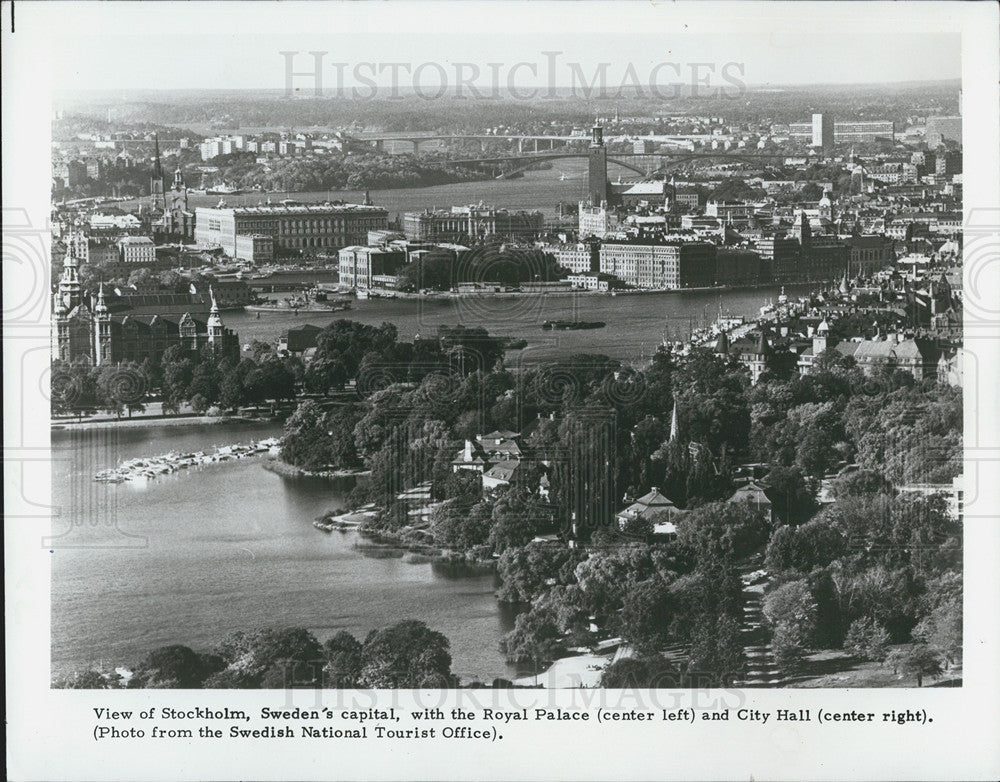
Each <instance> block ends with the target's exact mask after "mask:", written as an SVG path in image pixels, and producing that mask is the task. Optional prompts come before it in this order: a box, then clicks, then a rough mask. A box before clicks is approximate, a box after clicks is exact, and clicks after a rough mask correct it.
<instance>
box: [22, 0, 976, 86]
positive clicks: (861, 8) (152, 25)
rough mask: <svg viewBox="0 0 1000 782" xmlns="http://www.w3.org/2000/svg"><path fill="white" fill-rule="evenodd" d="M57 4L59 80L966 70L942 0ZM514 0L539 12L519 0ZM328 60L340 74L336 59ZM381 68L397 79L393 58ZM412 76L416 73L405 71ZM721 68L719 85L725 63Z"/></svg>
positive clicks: (176, 82) (564, 82)
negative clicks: (459, 70) (368, 72)
mask: <svg viewBox="0 0 1000 782" xmlns="http://www.w3.org/2000/svg"><path fill="white" fill-rule="evenodd" d="M41 5H49V4H41ZM51 5H52V6H54V7H55V9H57V10H56V12H55V13H53V14H52V15H51V17H50V18H48V19H47V20H45V24H47V25H49V26H50V28H51V31H50V32H51V34H52V36H53V50H52V59H51V62H52V86H53V87H54V88H55V89H57V90H65V89H69V90H79V89H101V90H104V89H112V90H115V89H134V88H153V89H156V88H166V89H196V88H214V89H281V88H283V87H284V84H285V59H284V58H283V57H282V56H281V55H280V54H279V52H281V51H299V52H301V54H300V55H299V57H298V59H297V60H296V63H295V65H296V70H305V69H307V68H310V67H311V60H310V59H309V56H308V55H307V54H306V53H307V52H309V51H325V52H328V54H327V55H326V58H325V62H326V63H327V64H332V63H334V62H345V63H348V64H349V65H348V66H347V69H346V76H347V78H345V81H344V83H345V84H346V85H347V86H352V85H354V84H355V83H356V82H355V81H354V80H353V79H352V78H350V73H351V69H352V68H353V67H354V65H356V64H357V63H361V62H374V63H410V64H412V66H413V67H416V66H417V65H419V64H420V63H424V62H431V63H439V64H440V65H442V66H443V67H444V68H445V72H446V73H447V74H448V79H449V81H453V80H454V63H455V62H468V63H474V64H476V65H478V66H479V68H480V71H481V74H482V75H481V79H480V82H481V83H482V84H488V83H489V79H490V76H489V70H488V67H489V66H488V64H489V63H501V64H502V66H501V70H500V73H501V79H502V82H503V83H505V82H506V80H507V78H508V73H509V71H510V69H511V67H512V66H514V64H515V63H518V62H528V63H534V64H535V65H536V68H537V74H535V73H533V72H532V69H531V68H530V67H521V68H519V69H518V70H517V74H516V83H517V85H519V86H520V85H527V86H540V87H541V86H545V85H546V84H547V82H548V80H549V79H550V72H549V69H548V67H547V61H546V56H545V55H544V54H543V52H547V51H557V52H561V54H560V55H559V56H558V58H557V60H556V62H557V66H556V69H555V82H556V84H557V85H558V86H569V84H570V81H571V71H570V68H569V64H570V63H574V62H576V63H580V65H581V68H582V72H583V73H584V74H585V75H586V78H587V79H590V78H591V77H592V74H593V73H594V69H595V68H596V67H597V65H598V63H600V62H609V63H611V66H610V68H609V71H608V82H609V84H613V85H614V86H617V85H618V84H619V83H621V80H622V78H623V77H624V76H625V74H626V70H627V68H628V65H629V63H631V64H633V66H634V68H635V72H636V74H637V75H638V80H639V82H640V83H648V82H649V78H650V73H651V71H652V69H653V67H654V66H655V65H656V64H657V63H661V62H670V63H680V64H681V65H682V66H683V70H682V77H681V78H682V80H688V79H689V77H690V70H689V69H688V68H687V65H686V64H687V63H692V62H698V63H715V64H716V67H717V69H721V67H722V66H723V65H724V64H725V63H730V62H735V63H743V64H744V67H745V71H744V75H743V80H744V81H745V82H746V83H748V84H750V85H758V86H766V85H779V84H780V85H788V84H850V83H880V82H901V81H936V80H942V79H957V78H960V76H961V50H960V39H959V36H958V35H956V34H954V33H949V32H948V30H949V24H948V17H947V14H943V15H942V14H940V9H941V6H940V5H938V4H935V3H919V4H912V3H909V4H898V3H893V4H877V3H876V4H854V3H848V4H838V3H819V4H816V5H814V4H810V3H774V4H770V5H766V6H764V5H759V4H753V3H746V4H740V5H732V6H731V5H728V4H724V3H716V2H712V3H701V4H698V5H695V4H691V3H680V4H672V5H670V6H669V7H664V6H653V5H650V4H642V3H616V4H614V5H612V4H610V3H608V4H593V3H575V2H574V3H570V2H563V3H538V4H535V3H532V4H530V5H514V6H512V5H506V6H498V5H495V4H492V3H479V2H477V3H465V4H461V5H460V4H458V3H439V4H436V5H424V4H416V3H400V4H391V3H346V4H345V3H330V4H320V3H304V4H294V3H281V4H273V3H243V4H240V5H239V6H236V5H232V4H228V3H221V2H220V3H208V4H206V3H168V2H162V3H82V4H81V3H77V4H74V5H72V6H64V5H62V4H61V3H53V4H51ZM512 8H518V9H519V10H520V9H527V12H526V13H524V14H512V13H511V9H512ZM59 9H61V11H62V12H61V13H60V12H59ZM862 12H864V13H862ZM935 13H937V14H938V16H937V17H935V16H934V14H935ZM862 16H863V17H864V18H863V19H862V18H861V17H862ZM515 17H516V18H515ZM39 18H40V17H39ZM34 21H35V20H34V19H25V20H22V22H19V24H21V23H23V24H31V23H32V22H34ZM570 28H572V30H571V29H570ZM275 30H281V31H282V32H281V33H280V34H279V33H275ZM532 30H535V31H539V30H547V31H550V32H546V33H542V32H532ZM626 30H627V31H629V32H626ZM635 30H641V31H643V32H642V33H641V34H636V33H635V32H633V31H635ZM192 31H197V34H192ZM296 31H301V32H296ZM317 31H321V32H317ZM817 31H822V32H817ZM404 73H405V71H404ZM436 73H437V70H436V69H435V68H433V67H428V68H425V69H424V70H423V71H422V73H421V81H422V83H424V84H434V83H436V82H437V79H438V77H437V76H436ZM659 73H660V78H659V79H658V81H659V83H663V84H666V83H670V82H672V81H676V80H677V75H676V73H675V72H674V71H672V70H670V69H663V70H661V71H660V72H659ZM717 73H718V70H717ZM324 74H325V79H326V86H328V87H329V88H331V89H332V88H333V87H334V86H335V85H336V82H335V78H334V76H335V72H334V69H333V67H332V65H329V66H328V67H327V68H326V70H325V71H324ZM375 80H376V81H377V82H378V83H379V84H381V85H387V84H389V71H388V69H387V70H385V71H384V72H383V73H382V75H381V77H379V76H376V77H375ZM409 83H411V81H410V77H409V76H404V77H403V80H402V84H403V85H404V86H406V85H408V84H409ZM712 83H713V84H719V83H720V81H719V78H718V77H716V79H714V80H713V82H712Z"/></svg>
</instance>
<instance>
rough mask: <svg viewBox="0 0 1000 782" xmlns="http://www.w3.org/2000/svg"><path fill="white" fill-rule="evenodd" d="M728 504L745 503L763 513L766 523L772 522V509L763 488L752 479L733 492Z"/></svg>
mask: <svg viewBox="0 0 1000 782" xmlns="http://www.w3.org/2000/svg"><path fill="white" fill-rule="evenodd" d="M728 501H729V502H739V503H747V504H749V505H750V506H751V507H752V508H753V509H754V510H756V511H759V512H760V513H763V514H764V515H765V517H766V518H767V520H768V521H773V520H774V509H773V507H772V505H771V500H769V499H768V497H767V493H766V492H765V490H764V487H763V486H761V484H760V483H758V482H757V481H756V480H754V479H752V478H751V479H750V480H748V481H747V482H746V483H745V484H743V485H742V486H740V487H739V488H738V489H737V490H736V491H734V492H733V494H732V496H731V497H730V498H729V500H728Z"/></svg>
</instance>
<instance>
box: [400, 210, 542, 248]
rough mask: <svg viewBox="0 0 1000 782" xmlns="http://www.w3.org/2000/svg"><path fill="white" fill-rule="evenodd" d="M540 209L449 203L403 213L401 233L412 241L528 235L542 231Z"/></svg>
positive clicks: (532, 235)
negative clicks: (440, 207) (513, 209)
mask: <svg viewBox="0 0 1000 782" xmlns="http://www.w3.org/2000/svg"><path fill="white" fill-rule="evenodd" d="M543 224H544V217H543V216H542V213H541V212H511V211H508V210H506V209H499V208H497V207H492V206H484V205H483V204H479V205H478V206H476V205H473V206H453V207H452V208H451V209H450V210H425V211H423V212H406V213H404V214H403V234H404V235H405V236H406V238H407V239H410V240H413V241H435V240H445V241H454V240H462V241H469V240H473V241H475V240H480V239H485V238H487V237H491V236H492V237H497V238H501V239H502V238H518V239H531V238H534V237H536V236H538V235H539V234H540V233H541V232H542V226H543Z"/></svg>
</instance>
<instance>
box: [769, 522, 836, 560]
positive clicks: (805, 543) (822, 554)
mask: <svg viewBox="0 0 1000 782" xmlns="http://www.w3.org/2000/svg"><path fill="white" fill-rule="evenodd" d="M846 553H847V539H846V538H845V537H844V535H843V533H842V532H841V531H840V530H839V529H837V528H836V526H834V525H833V524H832V523H831V522H830V521H829V520H828V519H825V518H824V519H821V518H816V519H813V520H812V521H809V522H807V523H806V524H803V525H802V526H801V527H791V526H788V525H785V526H782V527H778V529H776V530H775V531H774V533H773V534H772V535H771V540H770V541H769V542H768V544H767V556H766V559H765V562H766V566H767V569H768V570H770V571H771V572H781V571H783V570H798V571H800V572H803V573H809V572H810V571H812V569H813V568H817V567H826V566H827V565H829V564H830V563H831V562H833V561H834V560H835V559H837V558H839V557H841V556H843V555H844V554H846Z"/></svg>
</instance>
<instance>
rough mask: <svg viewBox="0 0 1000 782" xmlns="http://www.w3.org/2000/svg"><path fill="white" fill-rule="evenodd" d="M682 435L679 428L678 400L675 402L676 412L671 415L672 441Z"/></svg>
mask: <svg viewBox="0 0 1000 782" xmlns="http://www.w3.org/2000/svg"><path fill="white" fill-rule="evenodd" d="M678 434H680V432H679V431H678V426H677V400H674V412H673V413H671V415H670V440H671V441H673V440H676V439H677V435H678Z"/></svg>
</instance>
